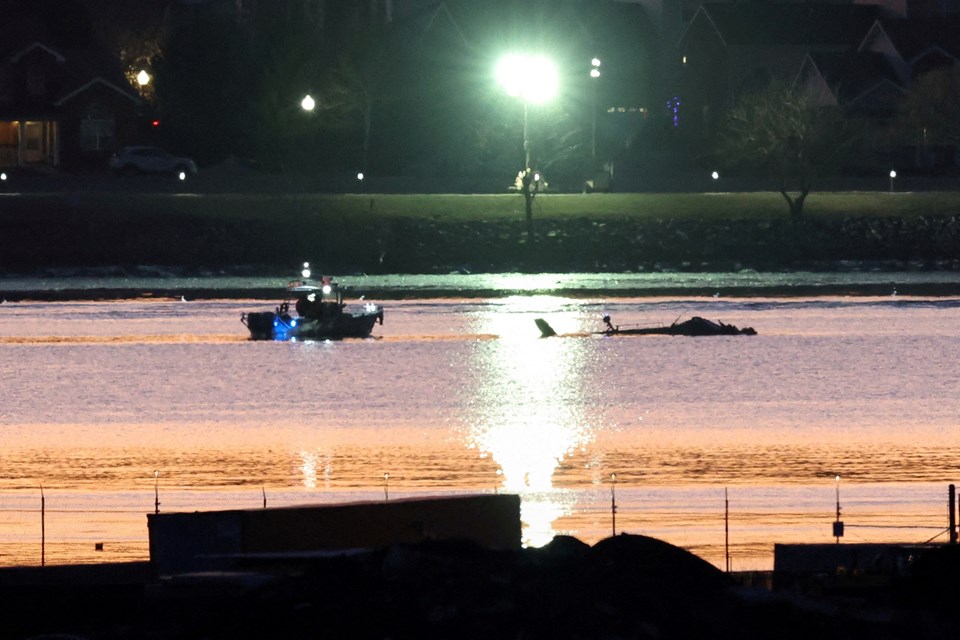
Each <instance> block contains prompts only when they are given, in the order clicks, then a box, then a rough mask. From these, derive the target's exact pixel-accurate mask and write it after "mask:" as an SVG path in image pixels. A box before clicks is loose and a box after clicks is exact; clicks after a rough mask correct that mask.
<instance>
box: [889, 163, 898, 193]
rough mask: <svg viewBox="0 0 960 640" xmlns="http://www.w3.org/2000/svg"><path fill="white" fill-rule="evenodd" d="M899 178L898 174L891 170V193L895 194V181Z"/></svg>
mask: <svg viewBox="0 0 960 640" xmlns="http://www.w3.org/2000/svg"><path fill="white" fill-rule="evenodd" d="M896 177H897V172H896V171H894V170H893V169H890V193H893V181H894V180H895V179H896Z"/></svg>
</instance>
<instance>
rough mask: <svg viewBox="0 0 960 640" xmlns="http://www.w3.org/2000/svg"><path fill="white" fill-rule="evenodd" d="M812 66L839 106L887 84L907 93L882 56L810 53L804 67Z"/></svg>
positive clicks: (869, 53) (874, 54) (870, 53)
mask: <svg viewBox="0 0 960 640" xmlns="http://www.w3.org/2000/svg"><path fill="white" fill-rule="evenodd" d="M808 64H812V65H813V66H814V67H815V69H816V70H817V71H818V72H819V74H820V76H821V77H822V78H823V80H824V82H825V83H826V84H827V86H828V87H829V88H830V90H831V91H832V92H833V94H834V96H835V97H836V99H837V102H838V104H850V103H852V102H855V101H856V100H857V99H858V98H859V97H860V96H862V95H864V94H865V93H867V92H869V91H871V90H873V89H874V88H875V87H876V86H878V85H881V84H884V83H889V84H890V85H892V86H895V87H897V88H899V90H901V91H902V90H903V87H902V85H901V84H900V81H899V79H898V77H897V74H896V72H895V71H894V69H893V68H892V67H891V66H890V62H889V61H888V60H887V58H886V57H885V56H884V55H882V54H880V53H873V52H861V53H854V52H842V53H810V54H808V56H807V60H806V61H805V62H804V66H807V65H808Z"/></svg>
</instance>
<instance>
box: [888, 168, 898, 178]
mask: <svg viewBox="0 0 960 640" xmlns="http://www.w3.org/2000/svg"><path fill="white" fill-rule="evenodd" d="M890 177H891V178H896V177H897V172H896V171H894V170H893V169H891V170H890Z"/></svg>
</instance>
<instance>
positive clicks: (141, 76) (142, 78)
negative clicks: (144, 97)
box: [137, 69, 150, 87]
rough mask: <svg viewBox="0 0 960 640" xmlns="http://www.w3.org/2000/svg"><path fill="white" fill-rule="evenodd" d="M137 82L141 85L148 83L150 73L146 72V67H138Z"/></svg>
mask: <svg viewBox="0 0 960 640" xmlns="http://www.w3.org/2000/svg"><path fill="white" fill-rule="evenodd" d="M137 84H139V85H140V86H141V87H145V86H147V85H148V84H150V74H149V73H147V71H146V69H140V73H138V74H137Z"/></svg>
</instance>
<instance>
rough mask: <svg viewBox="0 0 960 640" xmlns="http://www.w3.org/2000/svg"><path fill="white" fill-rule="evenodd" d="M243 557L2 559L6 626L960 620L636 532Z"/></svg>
mask: <svg viewBox="0 0 960 640" xmlns="http://www.w3.org/2000/svg"><path fill="white" fill-rule="evenodd" d="M954 551H955V549H954ZM953 555H956V554H953ZM953 555H951V556H950V558H951V559H950V560H949V561H948V562H944V561H943V558H938V559H936V561H935V562H934V563H933V566H934V567H936V568H937V569H935V570H934V572H933V575H935V576H939V578H937V579H935V580H933V581H932V582H931V581H928V583H926V584H939V581H942V582H943V584H944V585H946V584H949V583H950V582H951V581H952V578H951V577H950V576H951V575H952V574H953V569H954V568H956V566H957V562H956V561H955V560H952V558H953ZM244 564H245V566H243V567H242V570H239V571H235V572H218V573H204V574H187V575H177V576H168V577H162V578H156V577H154V576H149V577H147V575H146V574H148V573H149V567H148V565H146V564H144V565H143V566H142V568H141V570H142V571H143V572H144V576H143V577H142V579H138V578H136V577H130V576H129V574H128V578H127V579H126V580H119V579H114V580H112V581H111V580H105V579H104V578H103V575H102V574H100V577H99V578H97V579H87V580H84V579H83V577H82V576H83V573H82V571H79V570H78V568H76V567H74V568H65V567H47V568H45V569H39V568H38V569H31V570H29V571H28V570H24V569H16V570H4V571H0V609H2V611H3V612H4V613H3V618H4V622H3V632H2V635H3V637H5V638H27V637H31V636H33V635H39V634H42V633H45V634H53V633H61V634H68V633H69V634H74V635H75V636H77V637H80V638H87V639H89V640H99V639H101V638H103V639H110V640H125V639H127V638H151V639H158V640H166V639H174V638H176V639H180V638H206V639H211V640H215V639H220V638H223V639H226V638H231V639H235V638H376V639H383V638H510V639H513V638H525V639H530V638H550V639H556V638H573V639H578V638H603V639H628V638H629V639H632V638H642V639H646V638H651V639H652V638H741V639H747V640H750V639H758V640H759V639H767V638H786V639H791V638H796V639H803V640H810V639H813V638H816V639H818V640H822V639H837V640H839V639H843V640H859V639H863V640H867V639H870V640H877V639H878V638H879V639H885V638H898V639H899V638H904V639H906V638H911V639H916V638H936V639H939V638H949V637H953V635H952V632H953V631H954V629H953V628H952V625H953V624H955V623H956V617H955V616H956V614H955V613H953V610H954V607H952V605H951V603H952V598H950V597H949V595H948V594H947V593H946V592H944V593H943V596H942V598H941V600H939V601H937V600H936V598H934V599H933V600H931V599H929V598H927V597H925V596H924V591H923V590H918V589H912V590H910V591H909V594H910V597H909V598H906V597H903V595H902V594H899V595H898V594H897V593H893V592H890V593H887V594H885V595H884V596H882V597H881V598H880V599H875V600H868V599H865V598H862V597H855V598H847V599H846V600H842V601H841V600H836V599H834V600H830V599H822V598H821V599H813V598H810V597H809V596H804V597H803V598H799V597H796V596H793V595H789V594H781V593H777V592H770V591H767V590H765V589H760V588H746V587H743V586H739V585H738V584H737V583H736V582H735V581H734V580H733V579H731V576H730V575H728V574H725V573H723V572H721V571H720V570H718V569H717V568H716V567H714V566H713V565H711V564H709V563H707V562H705V561H703V560H702V559H700V558H698V557H696V556H694V555H692V554H690V553H688V552H686V551H684V550H682V549H679V548H677V547H674V546H672V545H669V544H667V543H665V542H662V541H659V540H656V539H653V538H648V537H645V536H637V535H620V536H616V537H613V538H608V539H606V540H602V541H600V542H598V543H597V544H596V545H594V546H593V547H590V546H588V545H586V544H584V543H582V542H580V541H578V540H576V539H574V538H569V537H557V538H555V539H554V540H553V542H551V543H550V544H548V545H547V546H545V547H543V548H540V549H523V550H519V551H493V550H489V549H485V548H482V547H480V546H478V545H475V544H470V543H464V542H450V541H448V542H427V543H422V544H417V545H395V546H391V547H388V548H384V549H378V550H353V551H344V552H336V553H334V554H329V553H326V554H321V553H317V554H313V555H303V554H300V555H291V556H287V557H277V556H266V555H265V556H261V557H252V558H248V559H246V560H245V561H244ZM88 569H89V568H88ZM70 571H74V572H75V574H74V577H73V578H72V579H68V578H67V577H64V576H65V575H66V574H68V573H70ZM937 572H939V573H937ZM28 574H29V575H28ZM931 593H940V591H939V587H938V588H936V589H932V590H931ZM921 597H922V598H923V599H922V602H920V601H919V600H918V598H921Z"/></svg>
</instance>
